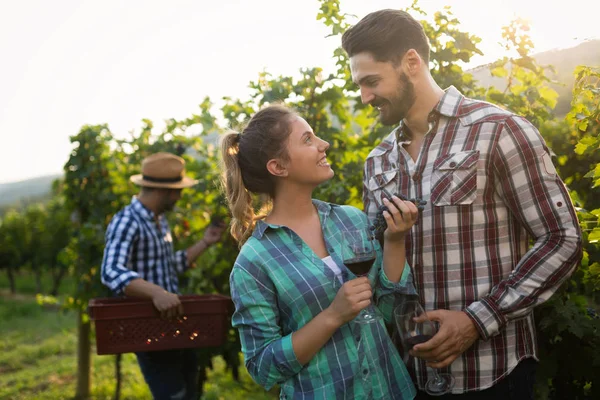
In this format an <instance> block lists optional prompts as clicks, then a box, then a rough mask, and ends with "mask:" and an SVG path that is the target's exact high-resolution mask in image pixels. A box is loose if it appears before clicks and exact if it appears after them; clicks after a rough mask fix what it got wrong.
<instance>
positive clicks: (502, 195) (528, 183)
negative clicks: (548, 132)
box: [363, 87, 581, 393]
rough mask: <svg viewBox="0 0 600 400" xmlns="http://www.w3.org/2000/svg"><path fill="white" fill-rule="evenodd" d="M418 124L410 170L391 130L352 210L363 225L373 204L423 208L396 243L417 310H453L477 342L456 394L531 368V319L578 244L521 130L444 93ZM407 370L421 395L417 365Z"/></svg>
mask: <svg viewBox="0 0 600 400" xmlns="http://www.w3.org/2000/svg"><path fill="white" fill-rule="evenodd" d="M429 120H430V130H429V132H428V133H427V134H426V136H425V138H424V141H423V144H422V148H421V150H420V153H419V156H418V159H417V160H416V161H413V159H412V158H411V156H410V155H409V154H408V152H407V151H406V149H405V148H404V145H406V144H408V143H410V132H409V131H408V129H406V127H404V126H403V125H402V124H400V126H399V127H398V128H396V129H395V130H394V131H393V132H392V133H391V134H390V135H389V136H388V137H386V138H385V140H384V141H383V142H382V143H381V144H380V145H379V146H377V147H376V148H375V149H374V150H373V151H372V152H371V153H370V154H369V156H368V158H367V161H366V163H365V175H364V198H363V200H364V205H365V212H366V213H367V214H368V215H369V217H370V218H371V219H372V218H374V216H375V213H376V212H377V208H378V206H379V205H381V204H382V198H383V197H386V196H391V195H393V194H396V193H402V194H404V195H406V196H408V197H409V198H410V197H421V198H423V199H424V200H427V202H428V203H427V205H426V208H425V210H424V211H423V213H422V216H421V217H420V219H419V221H418V222H417V224H416V225H415V226H414V227H413V228H412V230H411V232H410V234H409V236H408V238H407V262H408V263H409V264H410V265H411V267H412V270H413V274H414V280H415V285H416V288H417V292H418V293H419V295H420V298H421V301H422V302H423V304H424V306H425V309H426V310H434V309H449V310H464V311H466V313H467V315H469V317H470V318H471V319H472V320H473V322H474V323H475V326H476V327H477V329H478V330H479V333H480V335H481V337H482V339H481V340H479V341H477V342H476V343H475V344H474V345H473V346H472V347H471V348H470V349H468V350H467V351H466V352H465V353H464V354H463V355H462V356H461V357H459V358H458V359H456V360H455V361H454V363H453V364H452V365H451V366H450V367H449V368H447V370H449V372H451V373H452V374H453V375H454V377H455V378H456V385H455V388H454V390H453V392H454V393H461V392H466V391H472V390H478V389H485V388H488V387H490V386H492V385H493V384H494V383H495V382H497V381H498V380H499V379H500V378H502V377H503V376H505V375H506V374H507V373H509V372H510V371H511V370H512V369H513V368H514V367H515V366H516V365H517V363H518V362H519V360H521V359H523V358H526V357H535V358H537V355H536V339H535V328H534V321H533V312H532V310H533V308H534V307H535V306H536V305H538V304H540V303H542V302H543V301H545V300H547V299H548V298H549V297H550V296H551V295H552V294H553V293H554V292H555V291H556V289H557V288H558V287H559V286H560V285H561V283H563V282H564V281H565V280H566V279H567V278H568V277H569V275H570V274H571V273H572V272H573V270H574V269H575V268H576V266H577V264H578V262H579V260H580V257H581V233H580V230H579V226H578V223H577V217H576V214H575V211H574V209H573V206H572V204H571V200H570V198H569V194H568V192H567V189H566V188H565V186H564V184H563V182H562V181H561V179H560V178H559V177H558V175H557V174H556V171H555V169H554V167H553V165H552V161H551V158H550V155H549V151H548V148H547V147H546V145H545V143H544V140H543V138H542V137H541V136H540V134H539V132H538V131H537V129H536V128H535V127H534V126H532V124H531V123H529V122H528V121H527V120H526V119H524V118H522V117H519V116H517V115H515V114H512V113H510V112H507V111H504V110H502V109H500V108H498V107H496V106H494V105H491V104H489V103H486V102H482V101H476V100H472V99H468V98H465V97H464V96H463V95H461V94H460V93H459V92H458V91H457V90H456V89H455V88H454V87H450V88H449V89H448V90H446V93H445V95H444V96H443V97H442V99H441V100H440V102H439V103H438V105H437V106H436V107H435V109H434V110H433V111H432V113H431V114H430V118H429ZM530 240H532V242H533V246H530ZM409 368H410V369H412V370H413V372H414V373H415V374H416V377H417V383H418V386H419V387H420V388H424V384H425V382H426V380H427V376H426V374H427V372H426V369H425V365H424V363H423V362H422V361H421V360H417V361H415V362H411V363H410V365H409Z"/></svg>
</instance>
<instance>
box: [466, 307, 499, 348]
mask: <svg viewBox="0 0 600 400" xmlns="http://www.w3.org/2000/svg"><path fill="white" fill-rule="evenodd" d="M465 313H466V314H467V315H468V316H469V317H470V318H471V320H472V321H473V323H474V324H475V327H476V328H477V330H478V331H479V335H480V336H481V337H482V338H483V339H484V340H488V339H490V338H491V337H493V336H495V335H497V334H498V333H499V332H500V330H501V329H503V328H504V326H505V325H506V322H507V319H506V318H505V317H504V315H503V314H502V313H501V312H500V310H499V309H498V308H497V307H496V305H495V304H493V303H492V302H491V301H489V300H488V299H486V298H482V299H481V300H479V301H476V302H474V303H471V304H470V305H469V307H467V309H466V310H465Z"/></svg>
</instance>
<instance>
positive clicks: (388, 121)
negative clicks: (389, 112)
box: [379, 115, 402, 126]
mask: <svg viewBox="0 0 600 400" xmlns="http://www.w3.org/2000/svg"><path fill="white" fill-rule="evenodd" d="M401 120H402V118H391V117H386V116H384V115H380V116H379V122H381V125H384V126H396V125H398V124H399V123H400V121H401Z"/></svg>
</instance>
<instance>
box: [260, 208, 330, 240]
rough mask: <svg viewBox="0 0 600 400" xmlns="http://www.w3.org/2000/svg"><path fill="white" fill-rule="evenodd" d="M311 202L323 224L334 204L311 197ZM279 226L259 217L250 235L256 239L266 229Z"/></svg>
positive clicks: (280, 226) (279, 226)
mask: <svg viewBox="0 0 600 400" xmlns="http://www.w3.org/2000/svg"><path fill="white" fill-rule="evenodd" d="M312 202H313V204H314V205H315V207H316V208H317V212H318V213H319V219H320V220H321V224H324V223H325V221H327V218H328V217H329V214H330V213H331V210H332V209H333V207H335V206H336V205H335V204H331V203H327V202H324V201H321V200H316V199H313V200H312ZM280 228H283V225H273V224H269V223H267V222H265V221H264V220H262V219H260V220H258V221H257V222H256V227H255V228H254V232H252V236H254V237H255V238H257V239H261V238H262V237H263V236H264V234H265V232H266V231H267V229H280Z"/></svg>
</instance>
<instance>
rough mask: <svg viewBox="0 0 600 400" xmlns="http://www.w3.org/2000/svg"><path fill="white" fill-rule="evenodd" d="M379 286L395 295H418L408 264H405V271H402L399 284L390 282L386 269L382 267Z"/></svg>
mask: <svg viewBox="0 0 600 400" xmlns="http://www.w3.org/2000/svg"><path fill="white" fill-rule="evenodd" d="M379 284H380V285H381V287H382V288H383V289H386V290H389V291H392V292H394V293H402V294H417V291H416V289H415V285H414V283H413V278H412V273H411V270H410V266H409V265H408V263H405V264H404V271H402V276H401V277H400V280H399V281H398V283H394V282H392V281H390V280H389V278H388V277H387V275H386V274H385V268H383V267H382V268H381V271H380V273H379Z"/></svg>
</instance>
